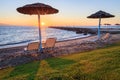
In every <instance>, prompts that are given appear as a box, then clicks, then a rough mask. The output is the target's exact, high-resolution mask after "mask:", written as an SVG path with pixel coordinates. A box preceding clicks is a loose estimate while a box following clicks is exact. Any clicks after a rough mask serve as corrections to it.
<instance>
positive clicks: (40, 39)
mask: <svg viewBox="0 0 120 80" xmlns="http://www.w3.org/2000/svg"><path fill="white" fill-rule="evenodd" d="M38 27H39V41H40V46H39V50H38V51H39V52H42V51H43V50H42V38H41V28H40V14H38Z"/></svg>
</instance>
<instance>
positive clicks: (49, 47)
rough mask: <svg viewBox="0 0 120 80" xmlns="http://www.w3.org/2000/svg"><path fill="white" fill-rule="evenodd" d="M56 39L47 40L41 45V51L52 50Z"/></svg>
mask: <svg viewBox="0 0 120 80" xmlns="http://www.w3.org/2000/svg"><path fill="white" fill-rule="evenodd" d="M55 42H56V38H48V39H47V40H46V43H42V48H43V50H45V51H46V50H53V48H54V46H55Z"/></svg>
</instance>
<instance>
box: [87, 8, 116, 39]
mask: <svg viewBox="0 0 120 80" xmlns="http://www.w3.org/2000/svg"><path fill="white" fill-rule="evenodd" d="M111 17H115V16H114V15H111V14H109V13H106V12H104V11H101V10H100V11H98V12H96V13H94V14H92V15H90V16H88V17H87V18H93V19H98V18H99V27H98V39H99V38H100V26H101V18H111Z"/></svg>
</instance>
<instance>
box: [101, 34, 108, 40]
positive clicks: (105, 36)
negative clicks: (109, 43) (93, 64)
mask: <svg viewBox="0 0 120 80" xmlns="http://www.w3.org/2000/svg"><path fill="white" fill-rule="evenodd" d="M109 38H110V33H106V34H105V35H104V36H102V37H101V40H108V39H109Z"/></svg>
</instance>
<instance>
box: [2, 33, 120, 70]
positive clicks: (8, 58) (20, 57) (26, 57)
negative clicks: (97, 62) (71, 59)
mask: <svg viewBox="0 0 120 80" xmlns="http://www.w3.org/2000/svg"><path fill="white" fill-rule="evenodd" d="M118 36H120V34H116V35H115V34H111V38H110V39H109V42H102V43H99V42H95V41H94V40H95V39H96V37H97V36H89V37H86V38H82V39H74V40H67V41H62V42H56V44H55V47H54V50H52V51H50V52H45V53H40V54H39V53H36V52H30V53H25V52H24V48H25V47H26V46H19V47H12V48H4V49H0V69H3V68H7V67H11V66H16V65H20V64H25V63H28V62H31V61H34V60H42V59H46V58H51V57H59V56H64V55H69V54H72V53H80V52H85V51H91V50H95V49H97V48H98V47H104V46H105V45H107V44H112V43H116V42H118V41H120V37H118Z"/></svg>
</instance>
